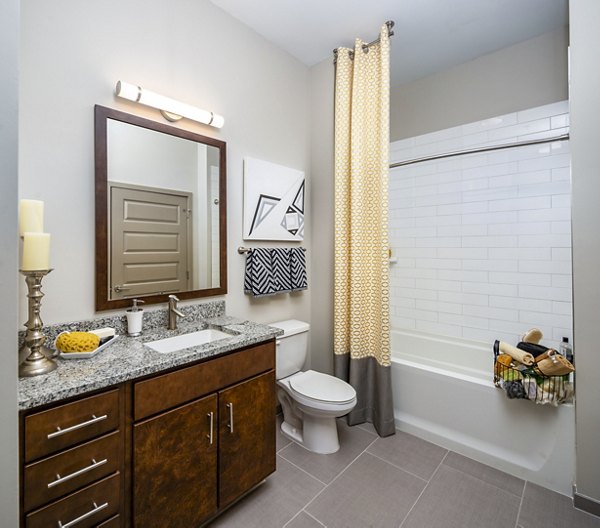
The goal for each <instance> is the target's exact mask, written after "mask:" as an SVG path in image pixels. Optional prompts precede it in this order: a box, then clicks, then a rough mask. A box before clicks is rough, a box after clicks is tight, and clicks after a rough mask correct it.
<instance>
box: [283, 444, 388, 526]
mask: <svg viewBox="0 0 600 528" xmlns="http://www.w3.org/2000/svg"><path fill="white" fill-rule="evenodd" d="M378 439H379V437H375V439H374V440H373V441H372V442H371V443H370V444H369V445H368V446H367V447H365V448H364V449H363V450H362V451H361V452H360V453H359V454H358V455H357V456H356V457H354V458H353V459H352V461H351V462H350V463H349V464H348V465H347V466H346V467H345V468H344V469H343V470H342V471H340V472H339V473H338V474H337V475H336V476H335V478H334V479H333V480H332V481H331V482H330V483H329V484H326V485H325V487H324V488H323V489H322V490H321V491H319V493H317V494H316V495H315V496H314V497H313V498H312V499H310V500H309V501H308V502H307V503H306V504H305V505H304V508H303V510H306V508H308V506H310V505H311V504H312V503H313V502H314V501H315V499H316V498H317V497H319V496H320V495H321V494H322V493H323V492H324V491H325V490H326V489H327V488H328V487H329V486H331V485H332V484H333V483H334V482H335V481H336V480H337V479H339V478H340V477H341V476H342V475H343V474H344V473H345V472H346V470H347V469H348V468H349V467H350V466H351V465H352V464H354V462H356V461H357V460H358V458H359V457H360V456H361V455H363V454H364V453H365V452H366V451H367V449H369V447H371V446H372V445H373V444H374V443H375V442H377V440H378ZM369 454H370V453H369ZM286 460H287V459H286ZM306 513H308V511H306ZM309 515H310V514H309ZM311 517H312V515H311ZM315 519H316V517H315ZM316 520H317V521H319V519H316ZM319 522H321V521H319Z"/></svg>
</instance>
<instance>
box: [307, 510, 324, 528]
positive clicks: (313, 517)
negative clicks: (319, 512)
mask: <svg viewBox="0 0 600 528" xmlns="http://www.w3.org/2000/svg"><path fill="white" fill-rule="evenodd" d="M302 511H303V512H304V513H306V515H308V516H309V517H310V518H311V519H314V520H315V521H317V522H318V523H319V524H320V525H321V526H323V527H324V528H327V525H325V524H323V523H322V522H321V521H319V519H317V518H316V517H315V516H314V515H311V514H310V513H308V512H307V511H306V510H302Z"/></svg>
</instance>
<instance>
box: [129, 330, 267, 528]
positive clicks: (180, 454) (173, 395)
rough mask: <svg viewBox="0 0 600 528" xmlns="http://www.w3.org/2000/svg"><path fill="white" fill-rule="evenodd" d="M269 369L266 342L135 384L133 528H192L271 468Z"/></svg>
mask: <svg viewBox="0 0 600 528" xmlns="http://www.w3.org/2000/svg"><path fill="white" fill-rule="evenodd" d="M274 367H275V347H274V343H273V342H272V341H271V342H269V343H267V344H261V345H257V346H254V347H249V348H247V349H245V350H241V351H239V352H233V353H231V354H229V355H227V356H223V357H219V358H216V359H212V360H209V361H206V362H205V363H199V364H196V365H193V366H190V367H185V368H183V369H180V370H175V371H172V372H169V373H167V374H164V375H160V376H155V377H152V378H148V379H146V380H142V381H140V382H138V384H136V385H135V386H134V389H133V393H134V404H133V407H134V415H135V416H137V417H143V418H142V419H141V420H138V421H136V422H135V423H134V425H133V450H132V465H133V472H132V480H133V485H132V490H133V501H132V504H133V512H132V519H133V523H132V524H133V526H134V527H135V528H142V527H144V528H148V527H154V526H156V527H160V528H169V527H173V528H175V527H185V528H188V527H189V528H194V527H198V526H200V525H201V524H202V523H203V522H205V521H207V520H209V519H210V518H212V517H214V516H215V515H217V514H218V513H219V512H220V511H221V510H222V509H224V508H225V507H226V506H228V505H229V504H231V503H232V502H233V501H234V500H236V499H238V498H239V497H241V496H242V495H243V494H244V493H246V492H247V491H249V490H250V489H252V488H253V487H254V486H256V485H257V484H259V483H260V482H261V481H262V480H264V479H265V478H266V477H267V476H268V475H270V474H271V473H272V472H273V471H275V406H276V399H275V371H274ZM207 391H208V392H209V394H206V393H207ZM159 396H160V398H162V402H163V406H165V405H173V404H179V405H177V406H175V407H174V408H169V409H161V411H162V412H159V413H158V414H152V415H151V416H149V417H146V414H147V413H156V411H157V410H158V409H159V407H160V405H159V403H158V402H159V401H160V400H159ZM190 398H195V399H193V400H192V401H191V402H189V401H188V402H186V403H183V402H182V401H181V400H189V399H190ZM146 399H147V400H146Z"/></svg>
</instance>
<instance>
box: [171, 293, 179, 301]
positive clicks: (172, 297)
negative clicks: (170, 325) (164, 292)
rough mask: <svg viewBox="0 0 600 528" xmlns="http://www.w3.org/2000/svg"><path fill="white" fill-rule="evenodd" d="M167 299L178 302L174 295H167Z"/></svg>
mask: <svg viewBox="0 0 600 528" xmlns="http://www.w3.org/2000/svg"><path fill="white" fill-rule="evenodd" d="M169 299H172V300H174V301H177V302H179V299H178V298H177V296H176V295H169Z"/></svg>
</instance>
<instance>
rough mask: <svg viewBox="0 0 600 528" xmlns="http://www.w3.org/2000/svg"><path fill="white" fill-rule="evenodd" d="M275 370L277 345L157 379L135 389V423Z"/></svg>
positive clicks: (225, 357)
mask: <svg viewBox="0 0 600 528" xmlns="http://www.w3.org/2000/svg"><path fill="white" fill-rule="evenodd" d="M273 368H275V341H274V340H273V341H269V342H267V343H261V344H260V345H256V346H253V347H250V348H246V349H244V350H241V351H239V352H234V353H233V354H229V355H227V356H223V357H220V358H219V357H217V358H215V359H211V360H210V361H207V362H205V363H200V364H198V365H194V366H192V367H187V368H183V369H180V370H177V371H175V372H170V373H169V374H163V375H162V376H156V377H154V378H150V379H147V380H144V381H140V382H138V383H136V384H135V385H134V419H135V420H141V419H142V418H145V417H147V416H151V415H153V414H156V413H159V412H161V411H164V410H166V409H170V408H172V407H175V406H176V405H180V404H182V403H186V402H189V401H192V400H194V399H196V398H199V397H201V396H204V395H206V394H209V393H211V392H215V391H217V390H219V389H222V388H223V387H226V386H228V385H233V384H234V383H237V382H239V381H242V380H244V379H247V378H249V377H251V376H254V375H256V374H260V373H261V372H265V371H267V370H271V369H273Z"/></svg>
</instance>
